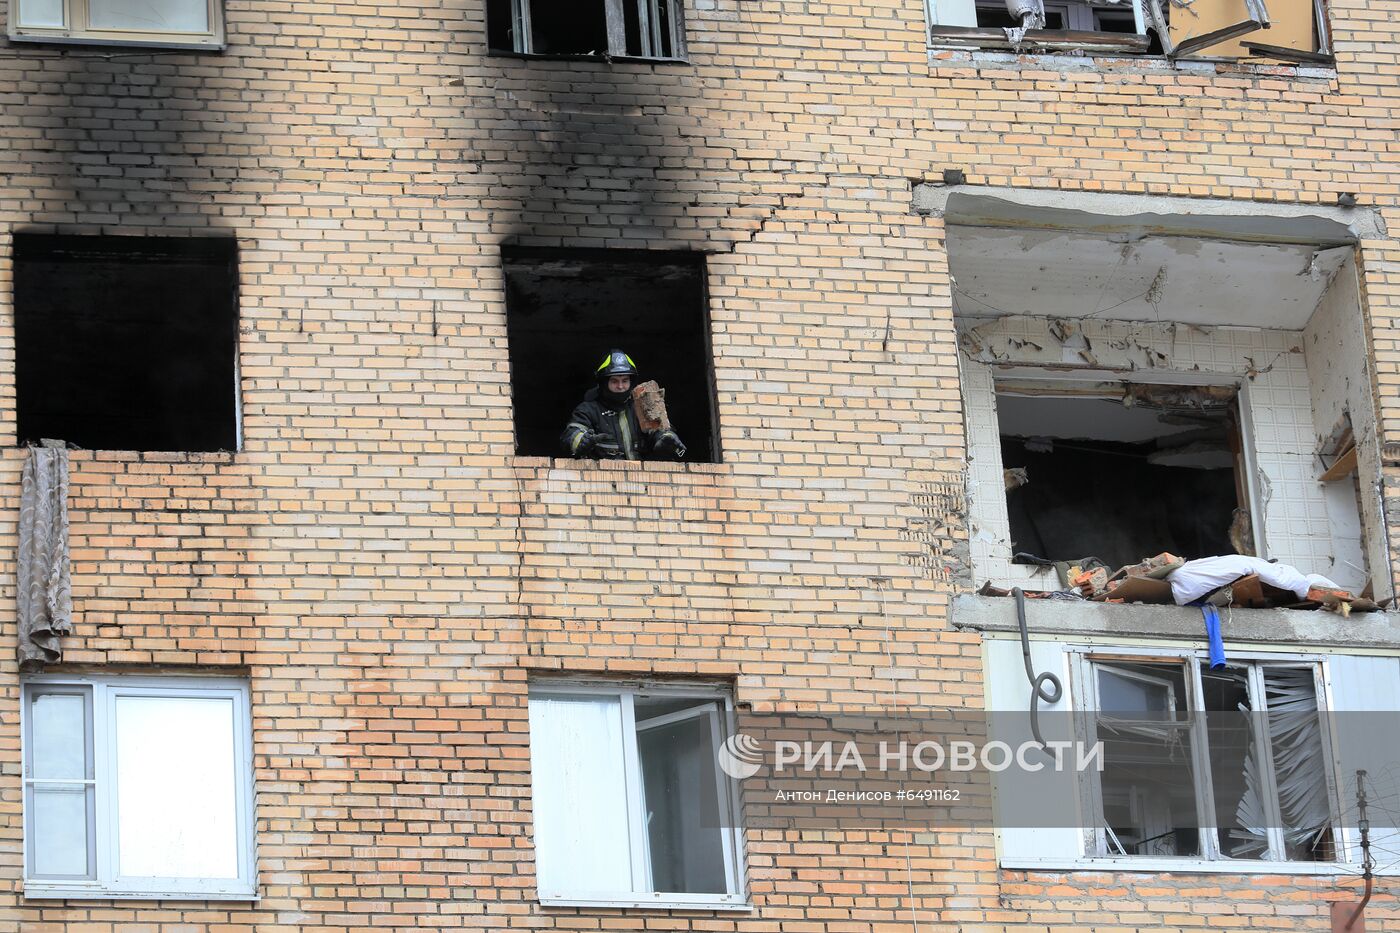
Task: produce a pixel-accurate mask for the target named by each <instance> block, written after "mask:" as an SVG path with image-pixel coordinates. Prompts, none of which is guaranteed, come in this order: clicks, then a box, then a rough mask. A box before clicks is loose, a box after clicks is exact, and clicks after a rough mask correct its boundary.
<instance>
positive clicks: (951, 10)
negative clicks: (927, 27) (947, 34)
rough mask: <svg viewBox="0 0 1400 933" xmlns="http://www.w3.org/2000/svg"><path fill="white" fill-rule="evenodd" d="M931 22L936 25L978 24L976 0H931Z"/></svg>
mask: <svg viewBox="0 0 1400 933" xmlns="http://www.w3.org/2000/svg"><path fill="white" fill-rule="evenodd" d="M928 8H929V22H930V23H932V24H933V25H935V26H976V25H977V3H976V0H929V3H928Z"/></svg>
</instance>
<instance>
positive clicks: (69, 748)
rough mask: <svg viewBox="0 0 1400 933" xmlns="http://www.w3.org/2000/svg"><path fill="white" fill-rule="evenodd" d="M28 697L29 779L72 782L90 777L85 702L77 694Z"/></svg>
mask: <svg viewBox="0 0 1400 933" xmlns="http://www.w3.org/2000/svg"><path fill="white" fill-rule="evenodd" d="M31 696H32V699H31V701H30V705H29V717H30V718H29V775H30V777H35V778H50V779H52V778H71V779H74V780H82V779H84V778H87V777H90V776H91V774H90V771H89V769H88V753H87V701H86V698H85V697H84V696H83V695H82V694H77V693H35V694H31Z"/></svg>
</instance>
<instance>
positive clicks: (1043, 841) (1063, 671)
mask: <svg viewBox="0 0 1400 933" xmlns="http://www.w3.org/2000/svg"><path fill="white" fill-rule="evenodd" d="M1028 608H1029V609H1030V611H1031V612H1034V607H1028ZM984 652H985V657H986V661H987V671H986V674H987V681H986V683H987V710H988V712H989V713H991V714H992V715H993V719H992V731H993V733H994V734H995V737H996V738H997V739H1000V740H1001V741H1004V742H1006V743H1007V744H1008V745H1010V746H1011V747H1012V748H1018V747H1020V745H1021V744H1022V743H1024V742H1027V741H1030V740H1031V731H1030V712H1029V710H1030V699H1031V685H1030V681H1029V680H1027V679H1026V664H1025V660H1024V659H1023V657H1022V655H1021V642H1020V641H1019V640H1011V639H988V640H987V641H986V642H985V645H984ZM1031 665H1032V667H1033V668H1034V669H1035V672H1036V673H1037V674H1040V673H1042V672H1045V671H1048V672H1050V673H1052V674H1054V675H1055V676H1056V677H1058V678H1059V679H1060V683H1061V685H1062V687H1063V689H1064V693H1063V695H1062V696H1061V698H1060V702H1058V703H1053V704H1052V703H1041V704H1040V711H1041V712H1042V713H1047V714H1050V713H1053V714H1058V715H1050V716H1047V717H1046V719H1045V722H1044V723H1043V724H1042V725H1043V726H1044V727H1045V728H1044V729H1043V732H1044V735H1045V738H1046V739H1047V740H1050V741H1054V740H1056V739H1066V738H1070V737H1071V736H1069V735H1068V734H1062V733H1066V729H1065V727H1066V726H1067V725H1068V720H1069V717H1067V716H1065V715H1064V713H1066V712H1068V711H1069V710H1070V709H1071V703H1070V699H1071V698H1070V669H1069V656H1068V655H1067V654H1066V652H1065V648H1064V645H1062V644H1060V643H1058V642H1044V641H1033V642H1031ZM1056 730H1058V732H1057V731H1056ZM994 779H995V782H996V786H995V793H996V799H997V802H998V803H997V810H998V818H997V823H998V826H999V828H998V830H997V834H998V838H999V840H1000V843H1001V846H1000V853H999V854H1000V856H1001V857H1002V858H1003V859H1017V860H1023V859H1061V860H1064V859H1075V858H1079V857H1080V856H1082V855H1083V854H1084V842H1083V832H1082V831H1081V830H1080V829H1079V828H1078V827H1075V826H1050V827H1041V826H1001V825H1000V824H1001V822H1002V821H1003V817H1002V815H1001V811H1002V809H1003V808H1004V805H1003V804H1002V801H1003V799H1004V798H1005V797H1006V796H1007V795H1016V794H1022V793H1030V794H1032V795H1033V796H1032V797H1030V798H1028V799H1034V800H1035V801H1036V802H1037V806H1039V807H1043V808H1044V810H1045V812H1051V813H1066V814H1074V813H1078V812H1079V809H1080V794H1079V783H1078V778H1077V775H1076V773H1075V772H1074V771H1073V769H1069V770H1066V771H1064V772H1059V773H1057V772H1055V771H1054V770H1053V769H1050V768H1046V769H1045V770H1042V771H1039V772H1037V773H1036V774H1034V775H1024V774H1022V775H1017V774H1015V773H1014V769H1012V770H1008V771H1006V772H1002V773H1001V774H998V775H995V778H994ZM1013 782H1014V785H1015V786H1011V785H1012V784H1013ZM1066 822H1069V820H1066Z"/></svg>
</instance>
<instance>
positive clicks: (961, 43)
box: [929, 26, 1152, 55]
mask: <svg viewBox="0 0 1400 933" xmlns="http://www.w3.org/2000/svg"><path fill="white" fill-rule="evenodd" d="M929 44H930V45H931V46H934V47H937V46H940V45H946V46H949V47H952V48H969V47H971V48H979V49H1011V50H1013V51H1014V50H1015V48H1016V47H1015V46H1013V45H1012V44H1011V42H1010V41H1008V40H1007V38H1006V33H1005V32H1003V31H1002V30H1000V29H983V28H980V27H976V28H974V27H969V26H930V27H929ZM1151 44H1152V40H1151V39H1150V38H1149V37H1148V36H1145V35H1141V34H1139V33H1125V32H1082V31H1075V30H1067V29H1031V30H1028V31H1027V32H1026V36H1025V41H1024V42H1023V43H1021V45H1022V47H1023V48H1028V49H1032V50H1057V51H1082V52H1085V53H1088V54H1094V53H1096V52H1097V53H1099V54H1109V55H1144V54H1145V53H1146V52H1147V49H1148V48H1149V47H1150V46H1151Z"/></svg>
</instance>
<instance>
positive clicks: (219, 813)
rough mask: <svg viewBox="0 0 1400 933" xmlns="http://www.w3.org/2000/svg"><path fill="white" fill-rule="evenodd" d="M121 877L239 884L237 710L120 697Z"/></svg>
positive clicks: (206, 700)
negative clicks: (218, 880) (233, 881)
mask: <svg viewBox="0 0 1400 933" xmlns="http://www.w3.org/2000/svg"><path fill="white" fill-rule="evenodd" d="M114 731H115V733H116V754H117V767H116V786H115V788H114V790H113V793H114V795H115V803H116V810H117V841H116V850H117V852H116V854H117V874H118V875H119V876H120V877H125V878H132V877H140V878H203V879H214V878H237V877H238V866H239V850H238V807H237V790H236V775H237V771H236V769H235V764H234V760H235V752H234V748H235V746H234V742H235V709H234V703H233V701H232V700H231V699H229V698H226V697H158V696H130V695H118V696H117V697H116V716H115V726H114Z"/></svg>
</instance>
